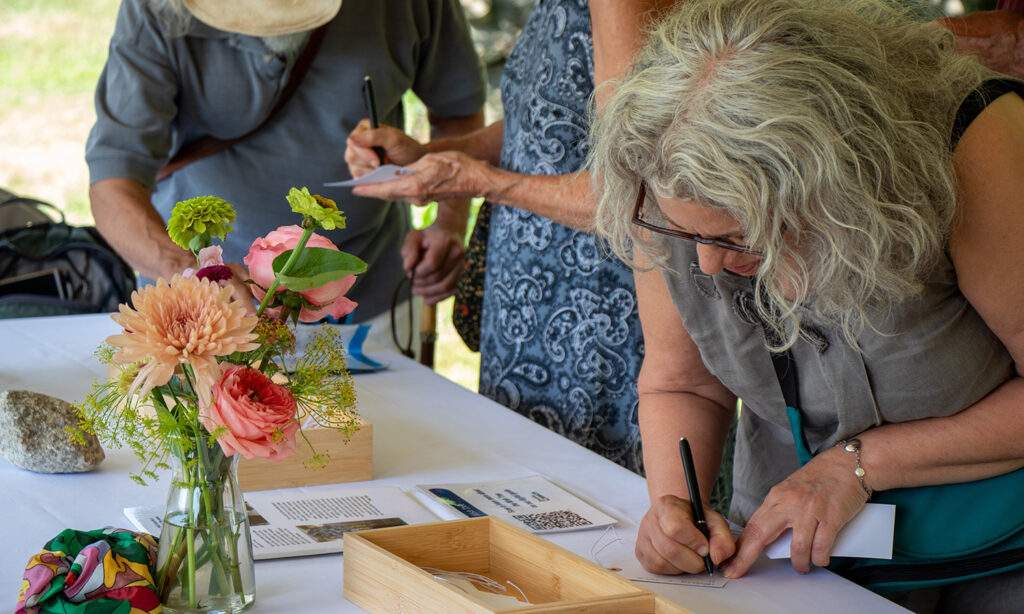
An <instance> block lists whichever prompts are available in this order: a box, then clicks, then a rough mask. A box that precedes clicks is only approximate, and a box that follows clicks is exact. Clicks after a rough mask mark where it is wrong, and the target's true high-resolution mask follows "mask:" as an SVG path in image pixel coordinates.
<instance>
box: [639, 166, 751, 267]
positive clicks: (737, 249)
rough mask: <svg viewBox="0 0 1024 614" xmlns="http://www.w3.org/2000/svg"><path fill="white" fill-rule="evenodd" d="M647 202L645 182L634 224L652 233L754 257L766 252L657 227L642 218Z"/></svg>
mask: <svg viewBox="0 0 1024 614" xmlns="http://www.w3.org/2000/svg"><path fill="white" fill-rule="evenodd" d="M645 200H647V184H646V183H644V182H643V181H641V182H640V191H639V193H637V195H636V206H635V207H633V224H635V225H637V226H640V227H641V228H646V229H647V230H650V231H652V232H657V233H659V234H663V235H666V236H669V237H675V238H677V239H682V240H684V241H693V242H694V243H700V244H701V245H714V246H715V247H721V248H722V249H727V250H730V251H734V252H740V253H741V254H751V255H754V256H763V255H764V252H760V251H758V250H756V249H754V248H752V247H747V246H746V245H736V244H735V243H729V242H728V241H722V240H720V239H708V238H707V237H702V236H700V235H697V234H693V233H691V232H686V231H685V230H676V229H674V228H665V227H664V226H657V225H655V224H652V223H650V222H645V221H644V220H643V218H641V217H640V211H641V210H642V209H643V206H644V201H645Z"/></svg>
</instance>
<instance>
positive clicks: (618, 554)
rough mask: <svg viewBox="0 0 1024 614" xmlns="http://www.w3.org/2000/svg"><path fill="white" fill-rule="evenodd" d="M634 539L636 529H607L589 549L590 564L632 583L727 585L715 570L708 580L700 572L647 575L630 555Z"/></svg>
mask: <svg viewBox="0 0 1024 614" xmlns="http://www.w3.org/2000/svg"><path fill="white" fill-rule="evenodd" d="M636 538H637V529H636V528H633V529H632V530H626V531H623V532H622V533H619V532H618V531H617V530H616V529H615V528H614V527H608V528H607V529H605V532H604V533H603V534H602V535H601V537H599V538H598V539H597V541H595V542H594V544H593V545H592V546H591V548H590V560H592V561H593V562H594V563H597V564H598V565H600V566H601V567H604V568H605V569H607V570H609V571H612V572H614V573H617V574H619V575H620V576H622V577H624V578H626V579H627V580H632V581H634V582H651V583H654V584H675V585H682V586H698V587H703V588H722V587H723V586H725V585H726V584H728V583H729V579H728V578H726V577H725V576H723V575H722V574H721V573H719V572H718V570H715V573H714V574H713V575H712V576H708V574H707V573H706V572H705V571H703V570H701V572H700V573H695V574H681V575H675V576H666V575H661V574H656V573H651V572H649V571H647V570H646V569H644V568H643V565H641V564H640V561H638V560H637V559H636V553H635V551H634V546H635V544H636Z"/></svg>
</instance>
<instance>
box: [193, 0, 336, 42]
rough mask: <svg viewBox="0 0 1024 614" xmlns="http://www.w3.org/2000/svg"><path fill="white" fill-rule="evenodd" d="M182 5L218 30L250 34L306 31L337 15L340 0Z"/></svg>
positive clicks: (206, 0)
mask: <svg viewBox="0 0 1024 614" xmlns="http://www.w3.org/2000/svg"><path fill="white" fill-rule="evenodd" d="M184 2H185V8H187V9H188V10H189V12H190V13H192V15H194V16H195V17H196V18H198V19H199V20H200V21H202V22H203V23H206V24H207V25H211V26H213V27H214V28H217V29H218V30H225V31H227V32H237V33H238V34H248V35H250V36H277V35H279V34H294V33H296V32H305V31H306V30H312V29H314V28H316V27H317V26H321V25H323V24H325V23H327V22H328V21H330V20H331V19H334V16H335V15H337V14H338V10H339V9H340V8H341V0H184Z"/></svg>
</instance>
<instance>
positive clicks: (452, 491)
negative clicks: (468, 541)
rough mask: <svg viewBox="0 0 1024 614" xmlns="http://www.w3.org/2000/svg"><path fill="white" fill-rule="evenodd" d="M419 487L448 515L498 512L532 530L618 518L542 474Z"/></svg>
mask: <svg viewBox="0 0 1024 614" xmlns="http://www.w3.org/2000/svg"><path fill="white" fill-rule="evenodd" d="M417 488H418V489H419V491H420V493H422V494H423V495H425V496H424V497H422V498H424V499H426V501H424V503H425V504H427V505H428V506H429V507H430V509H431V510H433V511H435V513H437V514H438V515H441V514H444V515H445V516H446V517H447V518H448V519H457V518H475V517H478V516H495V517H497V518H501V519H502V520H505V521H507V522H510V523H512V524H514V525H516V526H517V527H520V528H523V529H526V530H527V531H530V532H532V533H554V532H556V531H574V530H577V529H594V528H598V527H604V526H608V525H611V524H615V523H616V522H617V521H616V520H615V519H614V518H612V517H611V516H609V515H607V514H605V513H604V512H602V511H601V510H599V509H597V508H596V507H594V506H592V505H590V504H589V503H587V502H586V501H584V500H583V499H580V498H579V497H577V496H576V495H574V494H572V493H570V492H568V491H566V490H565V489H563V488H561V487H560V486H558V485H556V484H554V483H552V482H551V481H550V480H548V479H546V478H544V477H541V476H539V475H536V476H531V477H526V478H516V479H512V480H501V481H497V482H477V483H465V484H431V485H426V486H424V485H420V486H417ZM431 503H432V505H431ZM438 504H440V505H438Z"/></svg>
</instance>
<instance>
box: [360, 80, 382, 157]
mask: <svg viewBox="0 0 1024 614" xmlns="http://www.w3.org/2000/svg"><path fill="white" fill-rule="evenodd" d="M363 104H364V105H366V114H367V115H368V116H369V118H370V128H373V129H374V130H376V129H377V128H379V127H380V124H379V120H378V119H377V98H376V97H375V96H374V95H373V81H372V80H370V75H366V76H365V77H363ZM373 151H375V152H377V160H379V161H380V163H381V164H384V148H383V147H374V148H373Z"/></svg>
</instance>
